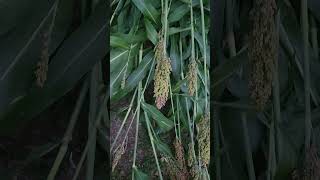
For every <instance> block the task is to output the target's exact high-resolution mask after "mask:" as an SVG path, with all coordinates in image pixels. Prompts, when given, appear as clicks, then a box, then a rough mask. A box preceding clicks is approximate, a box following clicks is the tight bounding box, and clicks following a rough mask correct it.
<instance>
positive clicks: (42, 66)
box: [35, 33, 49, 87]
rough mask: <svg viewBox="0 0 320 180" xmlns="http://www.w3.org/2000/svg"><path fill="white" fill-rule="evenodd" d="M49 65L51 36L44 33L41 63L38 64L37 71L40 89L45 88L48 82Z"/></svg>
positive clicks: (37, 82)
mask: <svg viewBox="0 0 320 180" xmlns="http://www.w3.org/2000/svg"><path fill="white" fill-rule="evenodd" d="M48 63H49V34H48V33H44V34H43V38H42V51H41V57H40V61H39V62H38V64H37V69H36V71H35V75H36V79H37V81H36V84H37V86H39V87H43V85H44V83H45V81H46V80H47V72H48Z"/></svg>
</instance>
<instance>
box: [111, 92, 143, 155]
mask: <svg viewBox="0 0 320 180" xmlns="http://www.w3.org/2000/svg"><path fill="white" fill-rule="evenodd" d="M136 94H137V89H136V90H135V92H134V94H133V97H132V99H131V102H130V105H129V109H128V111H127V113H126V115H125V117H124V119H123V121H122V124H121V126H120V129H119V131H118V132H117V135H116V137H115V139H114V141H113V142H112V144H111V148H110V149H111V152H112V150H113V148H114V146H115V144H116V142H117V140H118V138H119V136H120V133H121V131H122V129H123V127H124V125H125V123H126V121H127V119H128V117H129V114H130V112H131V109H132V107H133V102H134V99H135V97H136Z"/></svg>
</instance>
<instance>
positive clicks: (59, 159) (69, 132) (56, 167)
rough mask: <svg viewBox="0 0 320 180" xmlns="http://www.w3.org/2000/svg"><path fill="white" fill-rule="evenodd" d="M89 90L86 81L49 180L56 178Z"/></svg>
mask: <svg viewBox="0 0 320 180" xmlns="http://www.w3.org/2000/svg"><path fill="white" fill-rule="evenodd" d="M87 91H88V84H87V82H85V83H84V85H83V87H82V89H81V92H80V96H79V99H78V101H77V103H76V106H75V108H74V111H73V113H72V115H71V119H70V122H69V125H68V128H67V130H66V132H65V135H64V137H63V139H62V144H61V146H60V149H59V152H58V155H57V157H56V160H55V161H54V164H53V166H52V168H51V170H50V172H49V175H48V177H47V180H54V178H55V176H56V174H57V172H58V170H59V167H60V164H61V162H62V160H63V158H64V156H65V154H66V152H67V150H68V145H69V142H70V141H71V139H72V132H73V128H74V126H75V124H76V122H77V120H78V116H79V113H80V110H81V107H82V104H83V101H84V99H85V95H86V94H87Z"/></svg>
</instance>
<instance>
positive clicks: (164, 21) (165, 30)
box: [163, 0, 168, 56]
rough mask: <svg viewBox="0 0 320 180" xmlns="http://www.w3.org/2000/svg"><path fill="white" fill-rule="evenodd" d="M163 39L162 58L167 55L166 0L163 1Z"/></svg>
mask: <svg viewBox="0 0 320 180" xmlns="http://www.w3.org/2000/svg"><path fill="white" fill-rule="evenodd" d="M163 23H164V27H163V28H164V37H163V49H164V51H163V53H164V56H166V55H167V32H168V0H164V18H163Z"/></svg>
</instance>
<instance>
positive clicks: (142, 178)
mask: <svg viewBox="0 0 320 180" xmlns="http://www.w3.org/2000/svg"><path fill="white" fill-rule="evenodd" d="M133 173H134V180H149V176H148V175H147V174H146V173H144V172H142V171H140V170H139V169H138V168H137V167H133Z"/></svg>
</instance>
